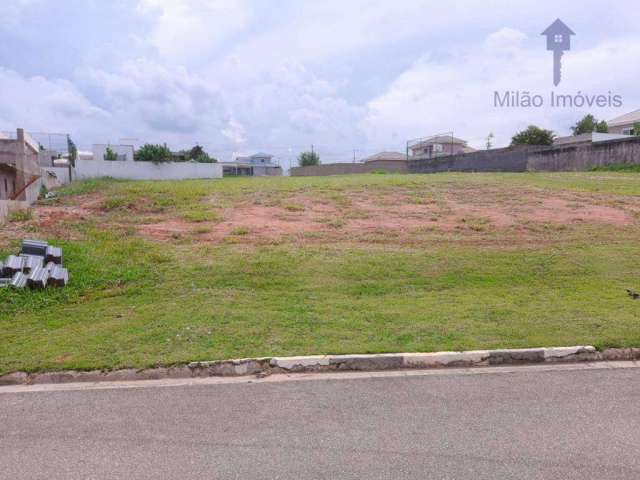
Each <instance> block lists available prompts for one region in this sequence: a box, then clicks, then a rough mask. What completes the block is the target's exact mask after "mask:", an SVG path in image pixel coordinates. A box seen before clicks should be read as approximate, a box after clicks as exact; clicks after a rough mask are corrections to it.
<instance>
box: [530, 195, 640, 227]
mask: <svg viewBox="0 0 640 480" xmlns="http://www.w3.org/2000/svg"><path fill="white" fill-rule="evenodd" d="M523 217H524V219H525V220H531V221H536V222H544V223H555V224H567V223H575V222H589V223H603V224H609V225H615V226H619V227H621V226H626V225H631V224H632V223H633V217H632V216H631V215H629V214H628V213H627V212H625V211H624V210H621V209H619V208H613V207H608V206H605V205H596V204H592V203H588V202H585V201H579V202H578V201H575V200H573V201H569V200H566V199H563V198H546V199H544V200H543V201H542V205H540V206H538V207H536V208H534V209H530V210H529V211H528V212H527V213H526V214H524V215H523Z"/></svg>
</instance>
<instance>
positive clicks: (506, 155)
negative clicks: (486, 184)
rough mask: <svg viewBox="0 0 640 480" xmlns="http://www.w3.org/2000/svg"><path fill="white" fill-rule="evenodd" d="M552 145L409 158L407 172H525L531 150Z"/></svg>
mask: <svg viewBox="0 0 640 480" xmlns="http://www.w3.org/2000/svg"><path fill="white" fill-rule="evenodd" d="M541 148H542V149H544V148H552V147H535V146H516V147H507V148H496V149H492V150H478V151H476V152H471V153H460V154H457V155H449V156H445V157H443V156H440V157H435V158H428V157H426V158H410V159H409V173H437V172H525V171H526V170H527V159H528V158H529V154H530V152H531V151H537V150H539V149H541Z"/></svg>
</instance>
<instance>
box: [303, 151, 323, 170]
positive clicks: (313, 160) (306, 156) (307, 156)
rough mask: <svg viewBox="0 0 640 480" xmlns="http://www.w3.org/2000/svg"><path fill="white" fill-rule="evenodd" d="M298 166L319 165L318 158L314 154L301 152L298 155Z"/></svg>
mask: <svg viewBox="0 0 640 480" xmlns="http://www.w3.org/2000/svg"><path fill="white" fill-rule="evenodd" d="M298 165H300V166H301V167H309V166H312V165H320V156H319V155H318V154H317V153H316V152H302V153H301V154H300V155H298Z"/></svg>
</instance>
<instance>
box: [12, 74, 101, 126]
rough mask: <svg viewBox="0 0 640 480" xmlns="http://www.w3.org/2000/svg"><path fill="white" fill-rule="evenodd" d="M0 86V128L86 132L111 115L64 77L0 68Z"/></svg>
mask: <svg viewBox="0 0 640 480" xmlns="http://www.w3.org/2000/svg"><path fill="white" fill-rule="evenodd" d="M0 86H1V87H2V88H0V105H1V106H2V108H0V130H14V129H15V128H16V127H24V128H27V129H29V130H31V131H45V132H55V133H72V132H73V133H75V132H78V133H79V134H81V135H89V134H91V133H93V131H94V130H95V129H96V127H97V126H98V125H99V124H100V123H101V122H105V121H107V122H108V120H109V117H110V115H109V113H108V112H106V111H105V110H103V109H101V108H98V107H96V106H95V105H93V104H92V103H91V102H90V101H89V100H88V99H87V98H86V97H85V96H84V95H83V94H82V93H81V92H80V91H79V90H78V89H77V88H76V87H75V86H74V85H73V84H71V83H70V82H68V81H66V80H48V79H46V78H44V77H40V76H35V77H23V76H21V75H19V74H18V73H16V72H14V71H12V70H7V69H3V68H0Z"/></svg>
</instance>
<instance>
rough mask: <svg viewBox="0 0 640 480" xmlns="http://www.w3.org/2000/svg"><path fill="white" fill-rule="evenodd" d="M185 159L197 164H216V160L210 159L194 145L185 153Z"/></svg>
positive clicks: (201, 149)
mask: <svg viewBox="0 0 640 480" xmlns="http://www.w3.org/2000/svg"><path fill="white" fill-rule="evenodd" d="M187 158H188V159H189V160H192V161H194V162H198V163H218V160H217V159H215V158H213V157H210V156H209V154H208V153H207V152H205V151H204V148H202V147H201V146H200V145H196V146H195V147H193V148H192V149H191V150H189V152H188V153H187Z"/></svg>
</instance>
